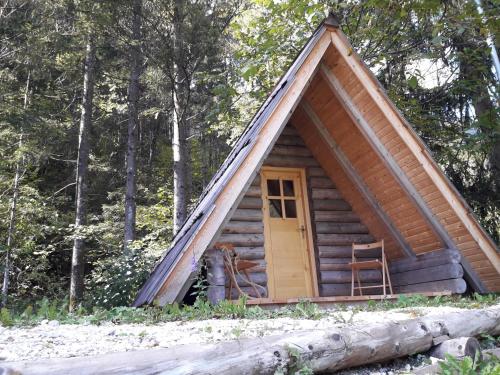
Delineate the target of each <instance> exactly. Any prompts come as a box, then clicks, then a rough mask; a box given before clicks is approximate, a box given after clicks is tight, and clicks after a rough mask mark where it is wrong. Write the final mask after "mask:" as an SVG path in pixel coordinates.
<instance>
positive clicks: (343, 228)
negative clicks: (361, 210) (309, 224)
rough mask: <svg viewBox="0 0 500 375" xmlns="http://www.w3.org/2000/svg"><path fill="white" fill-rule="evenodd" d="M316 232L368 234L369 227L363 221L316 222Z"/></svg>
mask: <svg viewBox="0 0 500 375" xmlns="http://www.w3.org/2000/svg"><path fill="white" fill-rule="evenodd" d="M316 233H339V234H340V233H346V234H366V233H368V228H367V227H366V226H365V225H364V224H361V223H330V222H319V223H316Z"/></svg>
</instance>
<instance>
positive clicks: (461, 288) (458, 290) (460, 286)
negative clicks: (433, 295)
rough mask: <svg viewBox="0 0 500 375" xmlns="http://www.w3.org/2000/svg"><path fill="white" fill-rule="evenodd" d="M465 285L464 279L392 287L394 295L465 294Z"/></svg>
mask: <svg viewBox="0 0 500 375" xmlns="http://www.w3.org/2000/svg"><path fill="white" fill-rule="evenodd" d="M466 289H467V284H466V283H465V281H464V279H451V280H440V281H431V282H428V283H421V284H411V285H403V286H394V290H395V292H396V293H421V292H444V291H448V292H451V293H455V294H462V293H465V291H466Z"/></svg>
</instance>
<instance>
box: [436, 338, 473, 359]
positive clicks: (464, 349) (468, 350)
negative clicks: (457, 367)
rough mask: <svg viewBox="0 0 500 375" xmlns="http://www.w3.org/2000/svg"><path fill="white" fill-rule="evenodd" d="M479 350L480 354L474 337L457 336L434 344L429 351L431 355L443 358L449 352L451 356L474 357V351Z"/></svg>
mask: <svg viewBox="0 0 500 375" xmlns="http://www.w3.org/2000/svg"><path fill="white" fill-rule="evenodd" d="M477 352H479V355H481V346H480V345H479V341H477V339H476V338H474V337H459V338H456V339H451V340H447V341H444V342H442V343H441V344H439V345H436V346H435V347H433V348H432V350H431V351H430V355H431V357H435V358H441V359H445V355H446V354H449V355H451V356H453V357H457V358H463V357H466V356H468V357H471V358H475V356H476V353H477Z"/></svg>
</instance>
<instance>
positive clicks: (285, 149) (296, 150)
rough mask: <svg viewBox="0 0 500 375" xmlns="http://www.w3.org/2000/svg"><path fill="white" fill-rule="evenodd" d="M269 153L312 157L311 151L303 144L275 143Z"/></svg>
mask: <svg viewBox="0 0 500 375" xmlns="http://www.w3.org/2000/svg"><path fill="white" fill-rule="evenodd" d="M271 155H282V156H301V157H306V158H312V154H311V151H309V149H308V148H307V147H305V146H288V145H275V146H274V147H273V150H272V151H271Z"/></svg>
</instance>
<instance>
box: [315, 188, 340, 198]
mask: <svg viewBox="0 0 500 375" xmlns="http://www.w3.org/2000/svg"><path fill="white" fill-rule="evenodd" d="M311 195H312V199H342V196H341V195H340V193H339V191H338V190H337V189H312V194H311Z"/></svg>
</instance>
